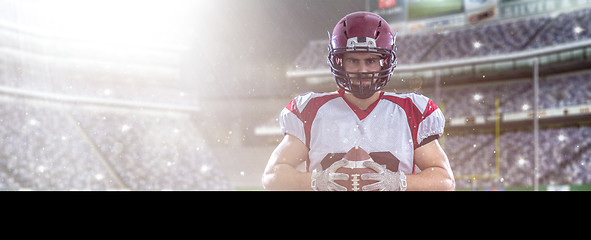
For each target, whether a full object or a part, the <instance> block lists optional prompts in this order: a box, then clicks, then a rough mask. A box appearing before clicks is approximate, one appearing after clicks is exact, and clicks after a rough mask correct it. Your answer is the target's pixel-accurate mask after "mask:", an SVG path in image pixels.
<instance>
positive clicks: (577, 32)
mask: <svg viewBox="0 0 591 240" xmlns="http://www.w3.org/2000/svg"><path fill="white" fill-rule="evenodd" d="M583 31H584V29H583V28H581V27H579V26H576V27H574V28H573V32H575V34H579V33H581V32H583Z"/></svg>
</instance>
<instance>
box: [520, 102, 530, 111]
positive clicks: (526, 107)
mask: <svg viewBox="0 0 591 240" xmlns="http://www.w3.org/2000/svg"><path fill="white" fill-rule="evenodd" d="M521 110H523V111H527V110H529V104H527V103H526V104H523V105H522V106H521Z"/></svg>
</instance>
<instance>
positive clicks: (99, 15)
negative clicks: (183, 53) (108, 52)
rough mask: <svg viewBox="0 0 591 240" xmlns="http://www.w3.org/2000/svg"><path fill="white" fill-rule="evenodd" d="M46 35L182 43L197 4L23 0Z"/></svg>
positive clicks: (106, 41)
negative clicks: (184, 30)
mask: <svg viewBox="0 0 591 240" xmlns="http://www.w3.org/2000/svg"><path fill="white" fill-rule="evenodd" d="M22 5H23V6H22V7H23V9H24V10H26V11H27V12H28V13H30V14H31V15H33V16H35V18H36V19H37V21H36V22H39V25H38V26H37V27H39V28H40V29H42V30H43V31H44V32H46V33H47V35H51V36H59V37H67V38H70V39H76V40H82V41H86V42H88V43H93V44H96V45H105V44H108V45H118V46H119V45H123V46H149V47H152V46H165V45H179V44H181V43H182V41H181V39H182V36H183V34H186V33H184V32H183V27H184V26H186V24H187V23H188V22H190V21H189V19H190V17H191V10H193V9H194V8H192V7H190V6H193V5H194V4H192V3H191V2H190V1H188V0H171V1H164V0H126V1H116V0H102V1H78V0H55V1H34V3H30V2H23V3H22Z"/></svg>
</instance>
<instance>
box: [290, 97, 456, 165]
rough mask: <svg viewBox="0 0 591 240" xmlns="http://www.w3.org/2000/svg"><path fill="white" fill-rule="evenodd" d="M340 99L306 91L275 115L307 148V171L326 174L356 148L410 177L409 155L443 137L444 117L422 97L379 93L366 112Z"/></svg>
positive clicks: (410, 162)
mask: <svg viewBox="0 0 591 240" xmlns="http://www.w3.org/2000/svg"><path fill="white" fill-rule="evenodd" d="M343 95H344V91H343V90H340V89H339V90H338V91H335V92H330V93H315V92H309V93H306V94H303V95H300V96H298V97H295V98H294V99H293V100H292V101H291V102H290V103H289V104H288V105H287V106H286V107H285V108H284V109H283V110H282V111H281V113H280V116H279V123H280V125H281V131H282V132H283V133H284V134H290V135H293V136H295V137H297V138H298V139H299V140H301V141H302V143H304V144H306V146H307V147H308V149H309V153H308V159H307V160H306V171H312V170H313V169H318V170H323V169H326V168H327V167H328V166H330V165H331V164H332V163H334V162H335V161H338V160H340V159H342V157H343V156H344V155H345V153H346V152H348V151H349V150H350V149H351V148H352V147H355V146H359V147H361V148H363V149H365V150H366V151H367V152H368V153H369V155H370V156H371V157H372V159H373V160H374V161H376V162H378V163H380V164H382V165H386V167H387V168H388V169H390V170H391V171H395V172H396V171H402V172H404V173H405V174H412V173H414V172H415V169H414V166H415V164H414V160H413V158H414V150H415V149H416V148H418V147H419V146H421V143H423V141H424V140H425V139H427V138H428V139H429V140H428V141H430V140H432V139H436V137H439V136H441V134H443V128H444V126H445V118H444V117H443V113H442V112H441V110H440V109H439V108H438V107H437V105H436V104H434V103H433V102H432V101H431V100H430V99H429V98H427V97H425V96H423V95H420V94H417V93H405V94H396V93H389V92H381V93H380V98H379V99H378V101H376V102H374V103H373V104H372V105H370V106H369V107H368V108H367V109H366V110H365V111H364V110H361V109H360V108H358V107H356V106H354V105H353V104H350V103H349V102H347V101H346V100H345V99H344V98H343ZM433 136H435V138H434V137H433ZM428 141H425V142H428ZM423 144H424V143H423Z"/></svg>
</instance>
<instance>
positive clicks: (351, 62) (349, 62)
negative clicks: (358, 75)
mask: <svg viewBox="0 0 591 240" xmlns="http://www.w3.org/2000/svg"><path fill="white" fill-rule="evenodd" d="M345 64H347V65H358V64H359V59H355V58H347V59H345Z"/></svg>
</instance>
